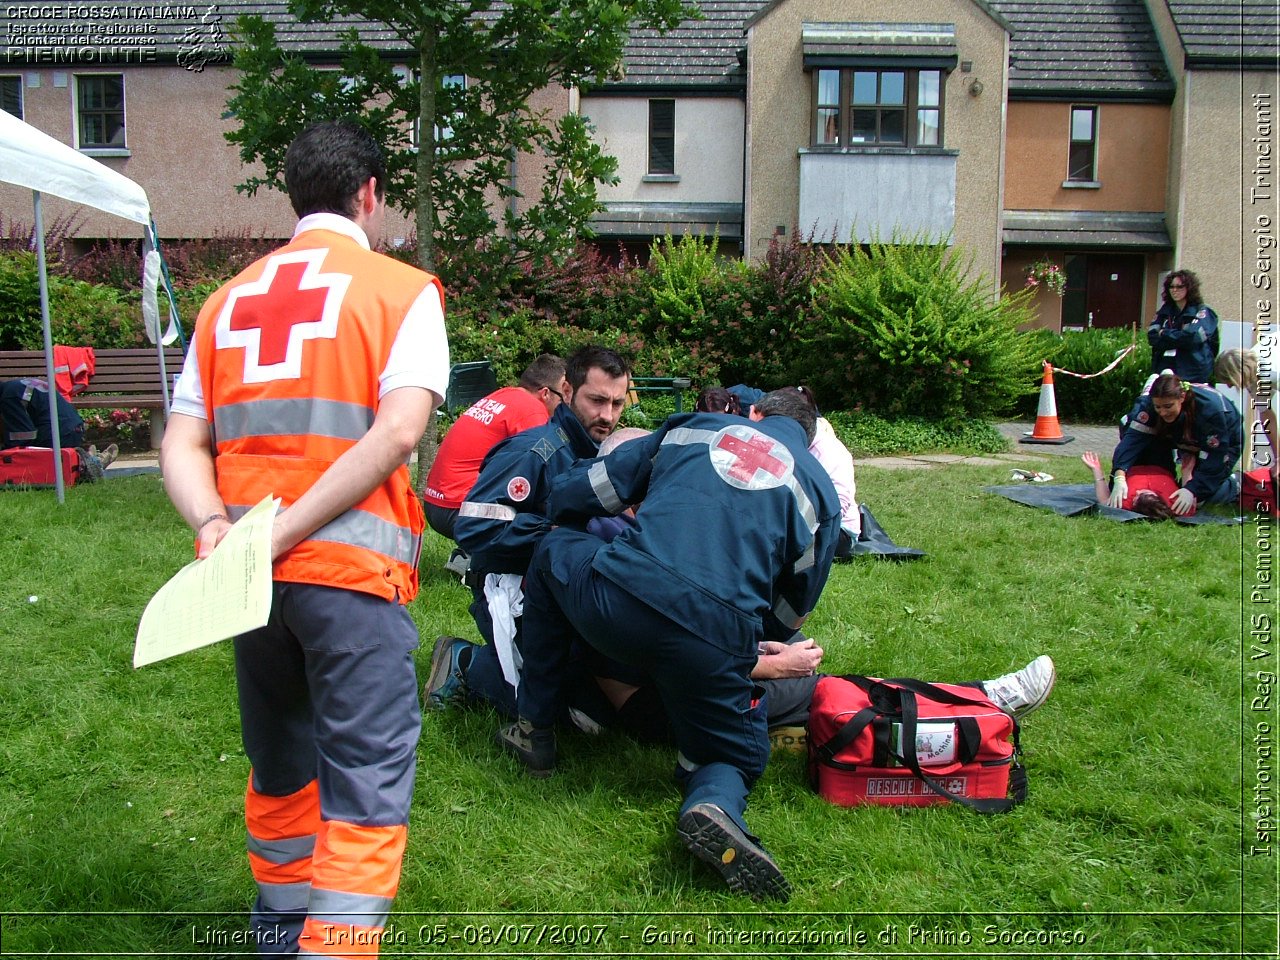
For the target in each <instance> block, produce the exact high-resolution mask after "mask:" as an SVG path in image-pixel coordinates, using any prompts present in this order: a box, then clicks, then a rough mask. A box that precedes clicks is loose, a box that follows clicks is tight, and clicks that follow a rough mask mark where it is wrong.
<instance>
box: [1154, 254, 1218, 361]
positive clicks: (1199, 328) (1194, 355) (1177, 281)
mask: <svg viewBox="0 0 1280 960" xmlns="http://www.w3.org/2000/svg"><path fill="white" fill-rule="evenodd" d="M1147 340H1148V341H1149V342H1150V343H1151V372H1152V373H1155V374H1158V373H1160V372H1162V371H1164V370H1172V371H1173V372H1174V373H1175V374H1177V376H1178V379H1180V380H1186V381H1188V382H1189V383H1209V382H1210V378H1211V376H1212V373H1213V358H1214V357H1216V356H1217V355H1218V315H1217V314H1216V313H1214V312H1213V311H1212V310H1211V309H1210V308H1209V307H1207V306H1205V305H1204V301H1203V300H1202V299H1201V297H1200V280H1199V278H1198V277H1196V275H1195V274H1194V273H1192V272H1191V271H1190V270H1174V271H1173V272H1172V273H1170V274H1169V275H1168V276H1167V277H1165V278H1164V302H1163V303H1162V304H1161V305H1160V309H1159V310H1157V311H1156V315H1155V318H1154V319H1153V320H1152V321H1151V326H1150V327H1148V328H1147Z"/></svg>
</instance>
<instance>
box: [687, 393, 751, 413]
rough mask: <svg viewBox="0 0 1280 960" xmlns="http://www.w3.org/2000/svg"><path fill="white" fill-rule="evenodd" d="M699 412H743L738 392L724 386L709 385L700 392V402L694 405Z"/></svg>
mask: <svg viewBox="0 0 1280 960" xmlns="http://www.w3.org/2000/svg"><path fill="white" fill-rule="evenodd" d="M693 409H694V410H696V411H698V413H732V414H735V415H736V414H740V413H742V407H741V406H740V405H739V403H738V397H737V394H733V393H730V392H729V391H728V390H726V389H725V388H724V387H707V388H706V389H704V390H703V391H702V392H701V393H700V394H698V402H697V403H696V404H695V405H694V408H693Z"/></svg>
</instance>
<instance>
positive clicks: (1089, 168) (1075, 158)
mask: <svg viewBox="0 0 1280 960" xmlns="http://www.w3.org/2000/svg"><path fill="white" fill-rule="evenodd" d="M1059 169H1061V168H1059ZM1067 179H1068V180H1092V179H1093V144H1092V143H1073V144H1071V150H1070V153H1069V154H1068V156H1067Z"/></svg>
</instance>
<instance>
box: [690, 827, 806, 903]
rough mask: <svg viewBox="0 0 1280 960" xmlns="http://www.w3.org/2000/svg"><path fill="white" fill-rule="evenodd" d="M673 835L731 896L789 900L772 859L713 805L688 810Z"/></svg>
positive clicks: (789, 894) (785, 882) (789, 887)
mask: <svg viewBox="0 0 1280 960" xmlns="http://www.w3.org/2000/svg"><path fill="white" fill-rule="evenodd" d="M676 832H677V833H678V834H679V835H680V840H681V841H682V842H683V843H684V845H685V848H686V849H688V851H689V852H690V853H692V854H693V855H694V856H695V857H697V858H698V859H699V860H701V861H702V862H703V863H706V864H709V865H710V866H711V867H712V868H713V869H715V870H716V871H717V872H718V873H719V874H720V876H722V877H724V881H725V883H727V884H728V885H729V889H730V890H732V891H733V892H734V893H745V894H746V895H747V896H749V897H751V899H752V900H784V901H785V900H787V899H789V898H790V896H791V884H789V883H787V878H786V877H784V876H783V875H782V871H781V870H779V869H778V865H777V864H776V863H774V862H773V857H771V856H769V852H768V851H767V850H765V848H764V847H762V846H760V845H759V844H758V843H756V842H755V841H754V840H752V839H751V838H750V837H748V836H747V835H746V834H745V833H743V832H742V830H741V829H740V828H739V827H738V825H737V824H735V823H734V822H733V820H732V819H730V817H729V815H728V814H727V813H725V812H724V811H723V810H721V809H720V808H719V807H717V806H716V805H715V804H713V803H699V804H695V805H694V806H692V807H690V808H689V809H688V810H686V811H685V812H684V814H683V815H682V816H681V817H680V822H679V823H677V824H676Z"/></svg>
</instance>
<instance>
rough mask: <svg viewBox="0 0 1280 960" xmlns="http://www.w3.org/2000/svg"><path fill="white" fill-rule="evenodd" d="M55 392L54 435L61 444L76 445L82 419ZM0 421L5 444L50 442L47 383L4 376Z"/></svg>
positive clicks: (12, 445) (79, 437) (50, 425)
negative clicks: (56, 415)
mask: <svg viewBox="0 0 1280 960" xmlns="http://www.w3.org/2000/svg"><path fill="white" fill-rule="evenodd" d="M56 396H57V407H58V436H59V438H60V439H61V441H62V446H64V447H75V446H79V445H80V442H81V440H82V439H83V435H84V421H83V420H81V419H80V414H79V413H77V412H76V408H75V407H73V406H72V405H71V402H70V401H69V400H67V399H66V398H64V397H63V396H62V394H60V393H59V394H56ZM0 422H3V424H4V446H6V447H51V446H53V425H52V424H51V423H50V421H49V387H48V384H46V383H45V382H44V381H43V380H40V379H37V378H35V377H27V378H24V379H22V380H7V381H5V382H4V383H3V384H0Z"/></svg>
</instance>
